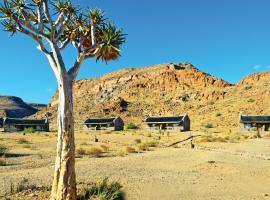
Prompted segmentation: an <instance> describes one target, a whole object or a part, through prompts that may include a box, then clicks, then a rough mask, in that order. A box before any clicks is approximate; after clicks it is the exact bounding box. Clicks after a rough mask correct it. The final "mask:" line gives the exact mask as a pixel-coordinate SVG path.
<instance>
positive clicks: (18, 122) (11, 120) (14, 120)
mask: <svg viewBox="0 0 270 200" xmlns="http://www.w3.org/2000/svg"><path fill="white" fill-rule="evenodd" d="M3 123H4V124H15V125H45V124H47V123H48V119H21V118H4V122H3Z"/></svg>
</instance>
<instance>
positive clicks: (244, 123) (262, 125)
mask: <svg viewBox="0 0 270 200" xmlns="http://www.w3.org/2000/svg"><path fill="white" fill-rule="evenodd" d="M240 124H241V131H258V130H260V131H269V130H270V115H240Z"/></svg>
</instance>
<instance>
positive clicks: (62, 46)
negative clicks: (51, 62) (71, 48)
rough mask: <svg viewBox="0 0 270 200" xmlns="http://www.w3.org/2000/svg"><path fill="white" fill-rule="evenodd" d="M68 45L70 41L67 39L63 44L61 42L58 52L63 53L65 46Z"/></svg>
mask: <svg viewBox="0 0 270 200" xmlns="http://www.w3.org/2000/svg"><path fill="white" fill-rule="evenodd" d="M69 43H70V39H69V38H67V39H66V40H65V41H64V42H62V44H61V46H60V47H59V49H60V51H63V50H64V49H65V48H66V47H67V45H68V44H69Z"/></svg>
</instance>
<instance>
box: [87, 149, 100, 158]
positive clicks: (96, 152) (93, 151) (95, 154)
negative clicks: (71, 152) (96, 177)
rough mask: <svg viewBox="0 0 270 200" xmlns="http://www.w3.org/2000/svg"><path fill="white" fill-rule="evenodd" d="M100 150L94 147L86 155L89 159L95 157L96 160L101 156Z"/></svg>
mask: <svg viewBox="0 0 270 200" xmlns="http://www.w3.org/2000/svg"><path fill="white" fill-rule="evenodd" d="M102 153H103V152H102V150H101V149H100V148H96V147H92V148H91V149H90V150H89V151H88V152H87V154H88V155H89V156H91V157H95V158H98V157H101V155H102Z"/></svg>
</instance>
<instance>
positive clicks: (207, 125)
mask: <svg viewBox="0 0 270 200" xmlns="http://www.w3.org/2000/svg"><path fill="white" fill-rule="evenodd" d="M213 127H214V126H213V124H211V123H207V124H206V125H205V128H213Z"/></svg>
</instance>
